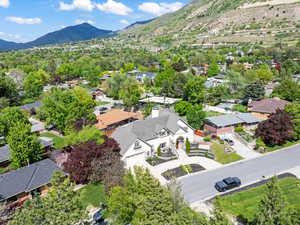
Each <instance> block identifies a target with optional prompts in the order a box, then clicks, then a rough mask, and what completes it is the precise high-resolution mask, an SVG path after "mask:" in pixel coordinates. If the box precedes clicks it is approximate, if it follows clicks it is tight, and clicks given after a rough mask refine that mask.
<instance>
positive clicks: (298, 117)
mask: <svg viewBox="0 0 300 225" xmlns="http://www.w3.org/2000/svg"><path fill="white" fill-rule="evenodd" d="M284 110H285V111H286V112H288V114H289V115H290V116H291V117H292V123H293V126H294V130H295V132H296V135H297V137H296V138H297V139H298V140H300V103H297V102H295V103H292V104H287V105H286V106H285V108H284Z"/></svg>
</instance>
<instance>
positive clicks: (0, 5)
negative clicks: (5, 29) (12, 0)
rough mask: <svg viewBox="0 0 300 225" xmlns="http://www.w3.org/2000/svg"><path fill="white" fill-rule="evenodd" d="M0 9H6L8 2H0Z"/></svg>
mask: <svg viewBox="0 0 300 225" xmlns="http://www.w3.org/2000/svg"><path fill="white" fill-rule="evenodd" d="M0 7H4V8H8V7H9V0H0Z"/></svg>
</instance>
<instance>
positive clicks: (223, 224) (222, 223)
mask: <svg viewBox="0 0 300 225" xmlns="http://www.w3.org/2000/svg"><path fill="white" fill-rule="evenodd" d="M214 206H215V208H214V210H213V211H212V217H211V218H210V220H209V224H210V225H231V224H232V223H231V222H230V221H229V219H228V218H227V217H226V215H225V214H224V212H223V211H222V209H221V207H220V205H219V200H218V199H216V201H215V204H214Z"/></svg>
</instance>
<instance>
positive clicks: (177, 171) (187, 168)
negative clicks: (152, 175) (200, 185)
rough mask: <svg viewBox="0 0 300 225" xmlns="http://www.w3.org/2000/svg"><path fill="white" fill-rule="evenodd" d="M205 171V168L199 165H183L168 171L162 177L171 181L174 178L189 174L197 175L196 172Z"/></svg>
mask: <svg viewBox="0 0 300 225" xmlns="http://www.w3.org/2000/svg"><path fill="white" fill-rule="evenodd" d="M203 170H205V168H204V167H202V166H200V165H198V164H190V165H182V166H179V167H176V168H174V169H170V170H167V171H166V172H164V173H162V174H161V175H162V176H163V177H164V178H165V179H166V180H171V179H172V178H178V177H182V176H185V175H187V174H189V173H196V172H199V171H203Z"/></svg>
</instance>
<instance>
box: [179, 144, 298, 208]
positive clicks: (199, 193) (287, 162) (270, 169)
mask: <svg viewBox="0 0 300 225" xmlns="http://www.w3.org/2000/svg"><path fill="white" fill-rule="evenodd" d="M297 166H300V145H296V146H292V147H289V148H286V149H283V150H278V151H276V152H273V153H269V154H266V155H264V156H262V157H257V158H253V159H248V160H243V161H240V162H238V163H233V164H230V165H227V166H225V167H221V168H218V169H214V170H210V171H207V172H202V173H198V174H196V175H191V176H187V177H183V178H181V179H180V182H181V183H182V189H183V193H184V196H185V199H186V200H187V201H188V202H190V203H194V202H197V201H201V200H206V199H208V198H210V197H213V196H215V195H216V194H218V192H217V191H216V190H215V188H214V184H215V182H216V181H219V180H222V179H223V178H226V177H228V176H237V177H239V178H240V179H241V181H242V185H247V184H251V183H254V182H256V181H259V180H261V179H262V176H265V177H270V176H273V175H275V174H280V173H283V172H286V171H288V170H290V169H292V168H296V167H297Z"/></svg>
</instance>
